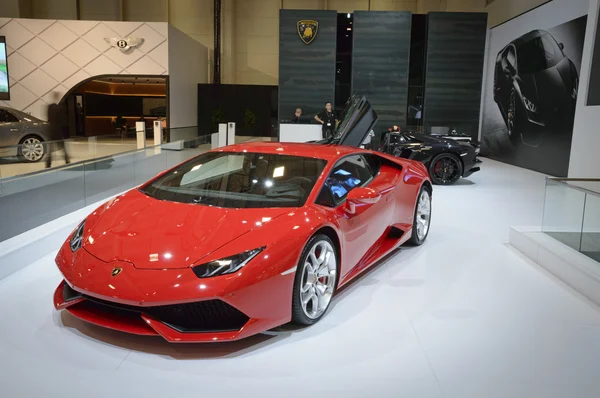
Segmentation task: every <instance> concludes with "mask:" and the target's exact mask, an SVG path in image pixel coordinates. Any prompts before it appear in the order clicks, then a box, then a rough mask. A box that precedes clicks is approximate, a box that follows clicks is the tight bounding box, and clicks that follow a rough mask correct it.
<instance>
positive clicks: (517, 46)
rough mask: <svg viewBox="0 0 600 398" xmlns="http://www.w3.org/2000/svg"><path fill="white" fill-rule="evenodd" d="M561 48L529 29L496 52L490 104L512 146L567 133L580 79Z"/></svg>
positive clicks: (571, 120)
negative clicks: (504, 126)
mask: <svg viewBox="0 0 600 398" xmlns="http://www.w3.org/2000/svg"><path fill="white" fill-rule="evenodd" d="M563 49H564V45H563V44H562V43H558V42H557V41H556V40H555V39H554V37H553V36H552V35H551V34H550V33H548V32H546V31H543V30H534V31H531V32H529V33H527V34H525V35H523V36H521V37H519V38H518V39H516V40H513V41H512V42H511V43H510V44H508V45H507V46H506V47H504V48H503V49H502V50H501V51H500V52H499V53H498V56H497V58H496V67H495V71H494V101H495V102H496V103H497V104H498V107H499V108H500V112H501V113H502V117H503V118H504V121H505V123H506V128H507V130H508V136H509V139H510V141H511V142H512V143H513V144H515V145H517V144H521V143H524V144H526V145H529V146H538V145H539V144H540V143H541V141H542V139H543V134H544V133H545V132H548V131H552V132H553V133H555V134H557V133H561V132H565V133H566V132H568V131H570V129H571V128H572V125H573V118H574V116H575V103H576V100H577V86H578V83H579V77H578V73H577V69H576V68H575V65H574V64H573V62H572V61H571V60H570V59H569V58H568V57H567V56H566V55H565V53H564V52H563Z"/></svg>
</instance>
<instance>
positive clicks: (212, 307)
mask: <svg viewBox="0 0 600 398" xmlns="http://www.w3.org/2000/svg"><path fill="white" fill-rule="evenodd" d="M375 120H376V114H375V112H373V111H372V109H371V108H370V105H369V104H368V102H366V100H365V99H364V98H353V99H352V100H351V103H350V105H349V108H348V109H347V111H346V112H345V114H344V115H343V117H342V121H341V123H340V125H339V127H338V130H337V131H336V134H335V136H334V137H335V138H334V141H335V142H337V144H323V143H312V144H284V143H249V144H244V145H233V146H229V147H225V148H222V149H218V150H214V151H210V152H207V153H204V154H202V155H199V156H197V157H195V158H193V159H191V160H189V161H187V162H185V163H183V164H181V165H179V166H176V167H174V168H173V169H170V170H168V171H166V172H163V173H161V174H159V175H158V176H157V177H156V178H154V179H153V180H151V181H149V182H147V183H146V184H144V185H142V186H140V187H137V188H135V189H132V190H130V191H128V192H127V193H125V194H123V195H120V196H118V197H116V198H114V199H112V200H110V201H109V202H107V203H106V204H104V205H102V206H101V207H99V208H98V209H97V210H95V211H94V212H93V213H92V214H90V215H89V216H88V217H87V218H86V219H85V220H84V221H83V222H82V223H81V224H80V225H79V226H78V227H77V228H76V229H75V231H74V232H73V233H72V234H71V236H69V238H68V239H67V241H66V242H65V243H64V245H63V246H62V247H61V249H60V251H59V253H58V255H57V257H56V264H57V265H58V267H59V269H60V271H61V272H62V274H63V275H64V280H63V281H62V282H61V283H60V284H59V286H58V288H57V289H56V292H55V294H54V305H55V307H56V308H57V309H59V310H62V309H66V310H67V311H68V312H70V313H71V314H72V315H74V316H76V317H78V318H81V319H83V320H85V321H88V322H91V323H93V324H96V325H100V326H103V327H107V328H111V329H116V330H121V331H124V332H129V333H134V334H140V335H160V336H162V337H163V338H165V339H166V340H168V341H170V342H212V341H228V340H237V339H241V338H244V337H248V336H250V335H253V334H256V333H260V332H263V331H266V330H269V329H272V328H274V327H276V326H279V325H282V324H286V323H288V322H290V321H291V322H294V323H297V324H301V325H310V324H313V323H315V322H317V321H318V320H319V319H321V318H322V317H323V315H324V314H325V312H326V311H327V308H328V307H329V304H330V302H331V298H332V296H333V294H334V293H335V291H336V290H337V289H339V288H340V287H341V286H343V285H345V284H347V283H348V282H350V281H351V280H352V279H353V278H355V277H356V276H358V275H359V274H360V273H361V272H363V271H364V270H366V269H367V268H369V267H370V266H371V265H373V264H374V263H375V262H376V261H377V260H379V259H381V258H382V257H383V256H385V255H386V254H388V253H390V252H391V251H392V250H394V249H395V248H397V247H398V246H400V245H402V244H403V243H405V242H407V241H410V243H412V244H416V245H419V244H421V243H423V242H424V240H425V239H426V237H427V234H428V232H429V224H430V215H431V194H432V186H431V182H430V180H429V177H428V173H427V170H426V168H425V167H424V166H423V164H421V163H419V162H415V161H411V160H406V159H400V158H396V157H393V156H388V155H385V154H382V153H379V152H373V151H368V150H364V149H360V148H358V146H359V145H360V143H361V142H362V141H363V140H364V139H365V137H366V135H367V134H368V132H369V131H370V130H371V127H372V126H373V124H374V122H375ZM348 143H351V144H353V145H355V146H354V147H350V146H345V145H343V144H348Z"/></svg>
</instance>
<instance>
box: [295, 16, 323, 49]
mask: <svg viewBox="0 0 600 398" xmlns="http://www.w3.org/2000/svg"><path fill="white" fill-rule="evenodd" d="M318 31H319V23H318V22H317V21H312V20H302V21H298V35H300V39H302V41H303V42H304V44H310V43H312V41H313V40H314V39H315V37H317V32H318Z"/></svg>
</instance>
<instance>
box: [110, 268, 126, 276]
mask: <svg viewBox="0 0 600 398" xmlns="http://www.w3.org/2000/svg"><path fill="white" fill-rule="evenodd" d="M121 271H123V268H113V270H112V273H111V275H112V276H117V275H119V274H120V273H121Z"/></svg>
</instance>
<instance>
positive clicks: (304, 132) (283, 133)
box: [279, 123, 323, 142]
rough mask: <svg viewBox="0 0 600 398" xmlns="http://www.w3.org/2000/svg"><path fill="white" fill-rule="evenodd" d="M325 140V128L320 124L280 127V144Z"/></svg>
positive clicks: (286, 124) (282, 125)
mask: <svg viewBox="0 0 600 398" xmlns="http://www.w3.org/2000/svg"><path fill="white" fill-rule="evenodd" d="M321 139H323V127H322V126H321V125H320V124H289V123H281V124H280V125H279V142H308V141H317V140H321Z"/></svg>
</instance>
